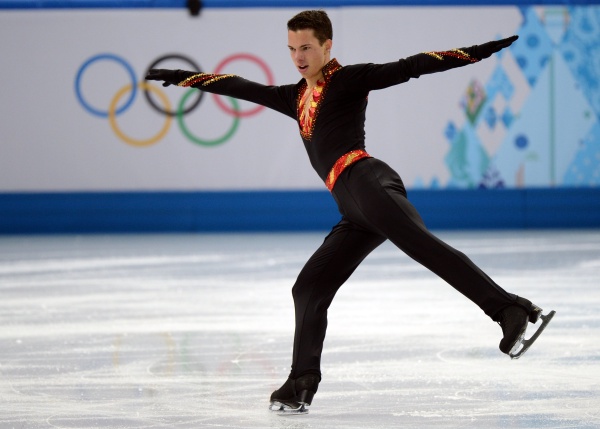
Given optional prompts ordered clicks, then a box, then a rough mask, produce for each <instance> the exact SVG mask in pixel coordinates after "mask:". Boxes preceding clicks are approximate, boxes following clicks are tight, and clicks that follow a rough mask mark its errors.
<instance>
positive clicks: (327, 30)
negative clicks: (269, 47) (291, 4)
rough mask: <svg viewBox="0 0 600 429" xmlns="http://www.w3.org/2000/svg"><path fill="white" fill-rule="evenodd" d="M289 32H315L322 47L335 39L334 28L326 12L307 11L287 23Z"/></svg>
mask: <svg viewBox="0 0 600 429" xmlns="http://www.w3.org/2000/svg"><path fill="white" fill-rule="evenodd" d="M287 28H288V30H291V31H299V30H313V31H314V33H315V37H316V38H317V39H318V40H319V43H320V44H321V45H322V44H323V43H325V42H326V41H327V39H333V26H332V25H331V21H330V20H329V17H328V16H327V13H326V12H325V11H324V10H305V11H304V12H300V13H299V14H297V15H296V16H294V17H293V18H292V19H290V20H289V21H288V23H287Z"/></svg>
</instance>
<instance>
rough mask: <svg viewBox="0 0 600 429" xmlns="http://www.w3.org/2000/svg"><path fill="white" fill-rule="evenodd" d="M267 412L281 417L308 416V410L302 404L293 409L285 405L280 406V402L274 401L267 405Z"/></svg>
mask: <svg viewBox="0 0 600 429" xmlns="http://www.w3.org/2000/svg"><path fill="white" fill-rule="evenodd" d="M269 410H270V411H271V412H273V413H276V414H279V415H282V416H288V415H289V416H294V415H299V414H308V408H306V406H305V405H304V404H300V406H299V407H297V408H294V407H291V406H290V405H287V404H282V403H281V402H277V401H274V402H272V403H271V405H269Z"/></svg>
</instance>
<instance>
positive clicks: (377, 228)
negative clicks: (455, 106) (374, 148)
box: [290, 158, 515, 378]
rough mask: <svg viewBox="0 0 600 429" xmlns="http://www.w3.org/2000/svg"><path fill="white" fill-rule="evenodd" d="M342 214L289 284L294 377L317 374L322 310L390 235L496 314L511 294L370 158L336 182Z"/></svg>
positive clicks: (335, 194)
mask: <svg viewBox="0 0 600 429" xmlns="http://www.w3.org/2000/svg"><path fill="white" fill-rule="evenodd" d="M332 194H333V197H334V198H335V200H336V202H337V204H338V207H339V209H340V212H341V213H342V215H343V217H342V220H341V221H340V222H339V223H338V224H337V225H336V226H335V227H334V228H333V229H332V231H331V232H330V233H329V235H328V236H327V237H326V238H325V241H324V242H323V244H322V245H321V247H319V249H318V250H317V251H316V252H315V253H314V254H313V255H312V257H311V258H310V259H309V260H308V262H307V263H306V265H305V266H304V268H303V269H302V271H301V272H300V274H299V275H298V279H297V280H296V283H295V284H294V287H293V289H292V295H293V297H294V306H295V311H296V331H295V337H294V353H293V361H292V372H291V374H290V377H291V378H297V377H300V376H301V375H304V374H309V373H316V374H319V375H320V373H321V372H320V363H321V352H322V350H323V342H324V340H325V331H326V329H327V309H328V308H329V305H330V304H331V301H332V300H333V297H334V296H335V294H336V292H337V291H338V289H339V288H340V286H341V285H342V284H343V283H344V282H345V281H346V280H347V279H348V278H349V277H350V275H351V274H352V273H353V272H354V270H355V269H356V268H357V267H358V265H359V264H360V263H361V262H362V261H363V260H364V259H365V257H366V256H367V255H368V254H369V253H371V252H372V251H373V250H374V249H375V248H376V247H377V246H379V245H380V244H381V243H383V242H384V241H385V240H386V239H389V240H390V241H391V242H392V243H394V244H395V245H396V246H397V247H398V248H400V249H401V250H402V251H404V252H405V253H406V254H407V255H408V256H410V257H411V258H412V259H414V260H415V261H417V262H419V263H420V264H422V265H423V266H425V267H426V268H428V269H429V270H431V271H432V272H434V273H435V274H437V275H438V276H440V277H441V278H442V279H444V280H445V281H446V282H448V283H449V284H450V285H452V286H453V287H454V288H455V289H456V290H458V291H459V292H461V293H462V294H463V295H465V296H466V297H467V298H469V299H470V300H471V301H473V302H474V303H475V304H477V305H478V306H479V307H480V308H481V309H482V310H483V311H484V312H485V313H486V314H487V315H488V316H490V317H492V318H494V316H495V315H496V314H497V313H498V312H499V311H500V310H502V309H503V308H505V307H507V306H508V305H510V304H511V303H513V302H514V300H515V295H512V294H509V293H507V292H506V291H504V290H503V289H502V288H501V287H500V286H498V285H497V284H496V283H494V281H493V280H492V279H491V278H489V277H488V276H487V275H486V274H485V273H484V272H483V271H481V270H480V269H479V268H478V267H477V266H476V265H475V264H474V263H473V262H472V261H471V260H470V259H469V258H468V257H467V256H465V255H464V254H463V253H461V252H459V251H457V250H456V249H453V248H452V247H450V246H449V245H447V244H446V243H444V242H443V241H441V240H440V239H438V238H437V237H435V236H434V235H433V234H431V233H430V232H429V231H428V230H427V228H426V227H425V224H424V223H423V220H422V219H421V217H420V216H419V213H418V212H417V210H416V209H415V208H414V207H413V205H412V204H411V203H410V202H409V201H408V199H407V198H406V191H405V189H404V185H403V183H402V180H401V179H400V176H399V175H398V174H397V173H396V172H395V171H394V170H393V169H392V168H390V167H389V166H388V165H387V164H385V163H384V162H382V161H380V160H378V159H375V158H367V159H363V160H360V161H358V162H356V163H355V164H354V165H352V166H350V167H349V168H347V169H346V170H345V171H344V172H342V174H341V175H340V177H339V178H338V180H337V182H336V184H335V187H334V188H333V192H332Z"/></svg>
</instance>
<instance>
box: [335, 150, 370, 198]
mask: <svg viewBox="0 0 600 429" xmlns="http://www.w3.org/2000/svg"><path fill="white" fill-rule="evenodd" d="M363 158H371V155H369V154H368V153H367V152H366V151H364V150H361V149H358V150H353V151H350V152H348V153H345V154H344V155H342V156H340V157H339V158H338V160H337V161H336V162H335V164H333V167H332V168H331V170H330V171H329V174H328V175H327V179H326V180H325V186H327V189H329V191H330V192H331V191H332V190H333V187H334V185H335V182H336V181H337V179H338V177H340V174H342V171H344V170H345V169H346V168H347V167H349V166H351V165H352V164H354V163H355V162H356V161H358V160H359V159H363Z"/></svg>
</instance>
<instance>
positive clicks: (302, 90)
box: [297, 58, 342, 140]
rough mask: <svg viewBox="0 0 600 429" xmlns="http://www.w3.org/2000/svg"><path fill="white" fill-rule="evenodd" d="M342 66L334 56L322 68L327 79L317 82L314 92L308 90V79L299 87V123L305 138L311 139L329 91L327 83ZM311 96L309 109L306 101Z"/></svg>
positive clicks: (301, 133)
mask: <svg viewBox="0 0 600 429" xmlns="http://www.w3.org/2000/svg"><path fill="white" fill-rule="evenodd" d="M341 68H342V66H341V65H340V63H338V62H337V60H336V59H335V58H334V59H333V60H331V61H329V62H328V63H327V64H325V66H324V67H323V69H321V72H322V73H323V77H324V78H325V81H319V82H317V86H316V87H315V88H314V89H313V90H312V93H309V92H307V91H306V88H307V84H306V81H304V82H303V83H302V84H301V85H300V87H299V88H298V105H297V115H298V125H299V126H300V135H301V136H302V138H303V139H305V140H310V139H311V137H312V133H313V129H314V127H315V122H316V121H317V116H318V115H319V109H320V107H321V105H322V104H323V99H324V98H325V93H326V92H327V84H328V82H329V79H330V78H331V76H332V75H333V74H334V73H335V72H336V71H338V70H339V69H341ZM310 96H312V101H310V106H308V109H307V108H306V107H307V106H306V102H307V100H308V99H309V98H311V97H310Z"/></svg>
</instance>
